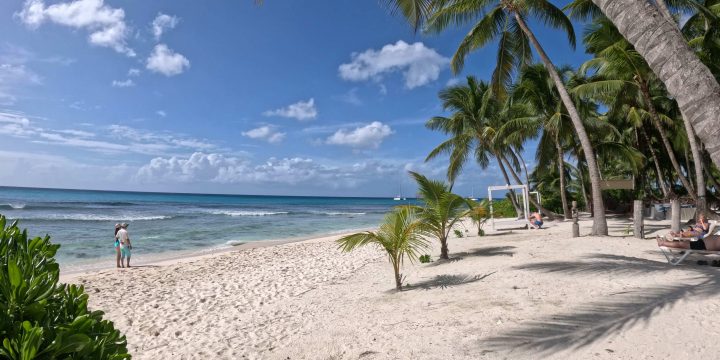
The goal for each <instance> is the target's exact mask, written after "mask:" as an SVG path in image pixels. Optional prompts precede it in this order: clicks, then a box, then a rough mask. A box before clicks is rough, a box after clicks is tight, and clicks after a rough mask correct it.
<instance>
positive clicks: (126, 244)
mask: <svg viewBox="0 0 720 360" xmlns="http://www.w3.org/2000/svg"><path fill="white" fill-rule="evenodd" d="M127 227H128V224H126V223H122V224H120V230H118V232H117V235H116V236H115V237H116V238H117V239H118V241H120V267H130V250H132V244H131V243H130V235H128V231H127ZM123 259H125V264H124V266H123Z"/></svg>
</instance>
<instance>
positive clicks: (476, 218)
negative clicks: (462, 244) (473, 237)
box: [468, 200, 512, 236]
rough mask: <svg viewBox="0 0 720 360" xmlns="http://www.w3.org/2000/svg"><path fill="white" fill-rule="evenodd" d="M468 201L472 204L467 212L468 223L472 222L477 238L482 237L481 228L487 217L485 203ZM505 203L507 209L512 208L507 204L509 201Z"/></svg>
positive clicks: (483, 232)
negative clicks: (475, 228)
mask: <svg viewBox="0 0 720 360" xmlns="http://www.w3.org/2000/svg"><path fill="white" fill-rule="evenodd" d="M470 201H471V204H472V208H471V209H470V211H469V212H468V217H469V218H470V221H472V223H473V225H475V226H476V227H477V234H478V236H484V235H485V231H484V230H483V226H485V223H486V222H487V220H488V216H489V212H488V209H487V201H481V202H476V201H473V200H470ZM507 203H508V206H509V207H512V205H510V204H509V203H510V202H509V201H508V202H507Z"/></svg>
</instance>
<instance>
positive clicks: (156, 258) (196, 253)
mask: <svg viewBox="0 0 720 360" xmlns="http://www.w3.org/2000/svg"><path fill="white" fill-rule="evenodd" d="M374 229H376V228H360V229H348V230H340V231H334V232H331V233H325V234H317V235H308V236H302V237H292V238H280V239H266V240H255V241H246V242H243V243H241V244H238V245H224V246H213V247H208V248H204V249H197V250H190V249H188V250H178V251H169V252H160V253H150V254H147V255H144V256H142V257H141V258H140V259H137V260H133V258H131V267H130V269H132V268H147V267H164V266H168V265H172V264H177V263H186V262H192V261H195V260H201V259H205V258H209V257H214V256H219V255H222V254H227V253H232V252H236V251H243V250H250V249H258V248H265V247H272V246H279V245H284V244H292V243H301V242H312V241H323V240H325V239H328V238H333V237H338V238H340V237H342V236H345V235H349V234H352V233H356V232H362V231H372V230H374ZM134 258H136V257H134ZM114 263H115V258H114V257H106V258H98V259H97V260H94V261H92V262H88V263H85V264H83V265H79V266H74V265H68V266H66V267H63V265H62V264H61V265H60V282H67V281H72V280H74V279H76V278H78V277H82V276H88V275H95V274H100V273H105V272H108V271H113V270H115V271H125V269H126V268H117V267H115V266H113V264H114ZM108 264H109V265H108Z"/></svg>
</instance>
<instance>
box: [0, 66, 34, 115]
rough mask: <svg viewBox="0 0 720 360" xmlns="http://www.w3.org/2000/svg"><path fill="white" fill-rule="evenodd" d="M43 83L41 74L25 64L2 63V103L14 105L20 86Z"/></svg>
mask: <svg viewBox="0 0 720 360" xmlns="http://www.w3.org/2000/svg"><path fill="white" fill-rule="evenodd" d="M41 83H42V80H41V78H40V76H39V75H37V74H36V73H34V72H33V71H32V70H30V69H28V68H27V67H25V65H22V64H20V65H14V64H0V105H13V104H14V103H15V102H16V101H17V97H16V95H15V92H16V91H17V90H18V87H21V86H25V85H38V84H41Z"/></svg>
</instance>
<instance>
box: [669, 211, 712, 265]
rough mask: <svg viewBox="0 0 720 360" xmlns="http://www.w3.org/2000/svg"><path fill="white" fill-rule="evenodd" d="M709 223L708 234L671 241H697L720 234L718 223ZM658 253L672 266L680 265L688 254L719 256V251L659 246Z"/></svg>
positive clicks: (677, 238)
mask: <svg viewBox="0 0 720 360" xmlns="http://www.w3.org/2000/svg"><path fill="white" fill-rule="evenodd" d="M709 223H710V226H709V227H708V232H707V233H705V235H703V236H699V237H693V238H681V237H676V238H673V241H681V240H683V241H698V240H700V239H704V238H706V237H708V236H710V235H718V232H720V227H718V226H717V225H718V222H717V221H716V220H710V221H709ZM660 251H662V253H663V255H665V258H666V259H667V261H668V263H669V264H670V265H673V266H675V265H678V264H680V263H681V262H682V261H683V260H685V258H686V257H688V256H690V254H698V255H718V256H720V251H709V250H692V249H676V248H669V247H667V246H660Z"/></svg>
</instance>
